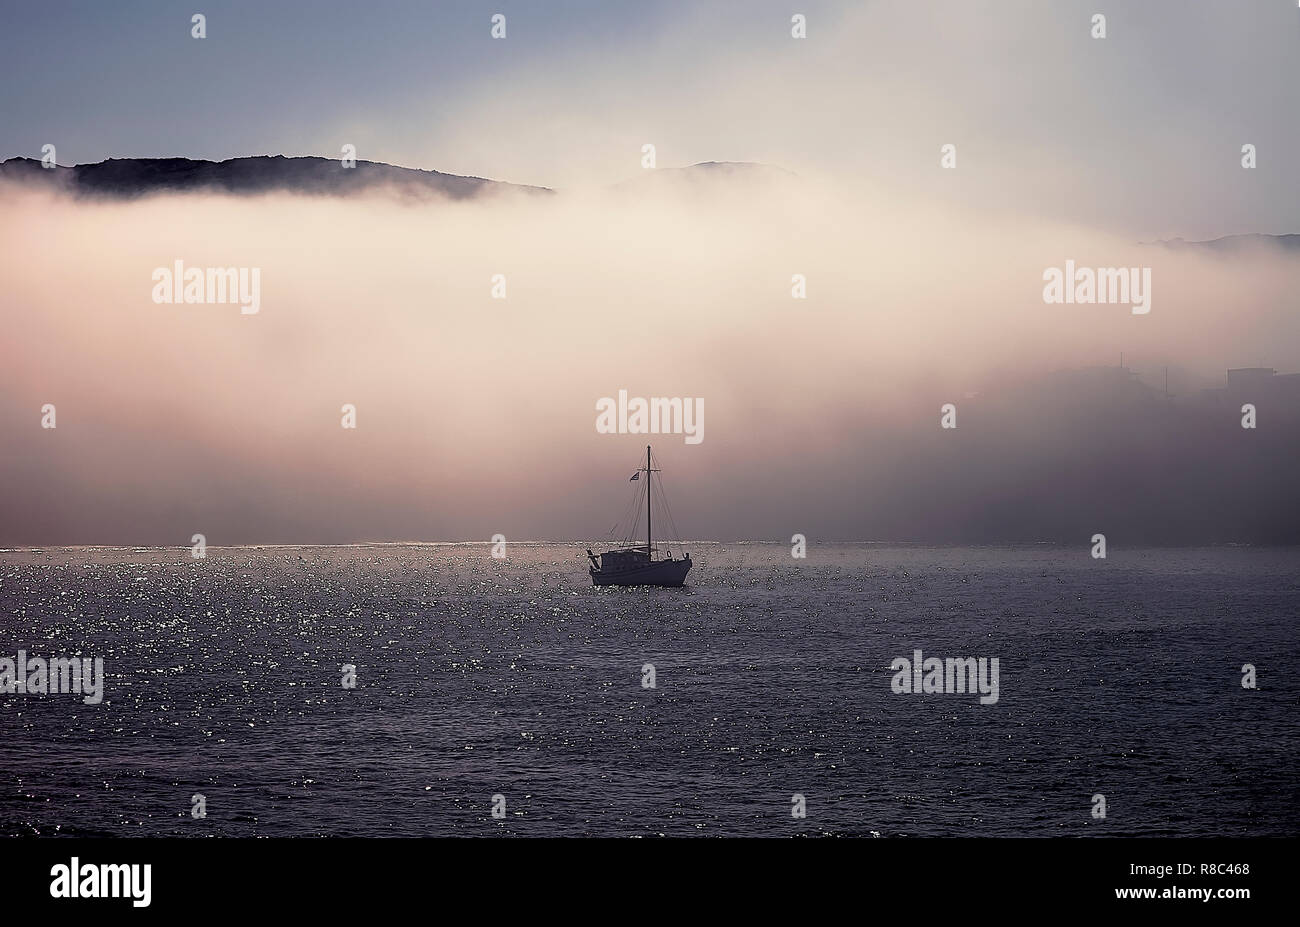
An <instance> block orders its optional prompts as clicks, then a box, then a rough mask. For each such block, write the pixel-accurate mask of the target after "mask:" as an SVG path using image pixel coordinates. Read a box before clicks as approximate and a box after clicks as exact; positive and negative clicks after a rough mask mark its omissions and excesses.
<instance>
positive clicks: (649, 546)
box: [587, 445, 692, 586]
mask: <svg viewBox="0 0 1300 927" xmlns="http://www.w3.org/2000/svg"><path fill="white" fill-rule="evenodd" d="M658 472H659V470H658V469H657V468H655V467H652V466H651V465H650V446H649V445H646V449H645V466H644V467H642V468H639V469H638V470H637V472H636V474H635V475H634V476H633V477H632V479H633V480H635V479H638V478H640V476H641V474H642V473H644V474H645V546H644V547H642V546H639V545H638V546H636V547H620V548H618V549H616V550H609V551H605V552H604V553H602V554H593V553H592V552H591V548H590V547H588V548H587V558H588V559H589V560H590V561H591V582H592V585H595V586H680V585H681V584H682V583H683V582H685V581H686V574H687V573H689V572H690V569H691V565H692V564H691V555H690V554H689V553H688V554H686V556H685V557H683V558H675V557H673V555H672V551H666V553H667V557H660V558H659V559H655V553H656V551H655V546H654V533H653V530H652V527H651V522H650V508H651V505H650V503H651V499H650V482H651V474H653V473H658ZM629 482H630V480H629ZM662 488H663V487H662V484H661V486H660V490H661V494H662ZM669 521H672V516H671V515H670V516H669Z"/></svg>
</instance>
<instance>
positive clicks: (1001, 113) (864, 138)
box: [0, 0, 1300, 239]
mask: <svg viewBox="0 0 1300 927" xmlns="http://www.w3.org/2000/svg"><path fill="white" fill-rule="evenodd" d="M4 8H5V12H4V16H3V19H4V28H3V30H0V81H3V86H4V87H5V88H6V93H5V95H4V99H3V101H2V102H0V117H2V118H0V126H3V134H0V155H2V156H4V157H11V156H16V155H27V156H33V157H39V152H40V148H41V146H42V145H43V144H46V143H53V144H55V145H56V146H57V149H58V152H59V160H60V163H65V164H71V163H83V162H89V161H98V160H101V159H103V158H108V157H131V156H186V157H202V158H210V159H222V158H228V157H235V156H241V155H249V154H317V155H325V156H331V157H333V156H338V154H339V150H340V148H341V146H342V145H343V144H345V143H350V144H354V145H356V146H357V148H358V155H359V156H360V157H362V158H367V159H371V160H378V161H387V162H391V163H396V164H403V165H407V166H413V167H422V168H432V169H437V170H444V171H451V172H456V173H468V174H476V175H481V176H488V177H494V178H497V179H503V180H512V181H518V182H524V183H535V184H542V185H548V186H571V185H577V184H583V183H588V182H601V183H603V182H607V181H612V180H619V179H623V178H625V177H627V176H629V175H631V174H634V173H635V172H636V171H637V170H638V160H639V152H640V147H641V145H642V144H645V143H646V142H652V143H654V144H656V145H657V147H658V152H659V158H660V164H661V166H667V165H670V164H689V163H693V162H697V161H710V160H758V161H765V162H769V163H773V164H777V165H780V166H783V167H786V168H789V169H792V170H795V171H798V172H817V173H822V172H825V173H829V174H832V175H834V176H837V177H855V176H860V175H868V176H870V177H871V178H873V179H875V180H877V181H879V182H881V183H882V184H885V185H890V186H897V187H902V188H904V189H912V190H916V191H917V192H922V193H923V192H927V191H928V192H934V188H935V186H936V185H939V184H942V185H944V186H943V187H942V189H941V192H942V193H943V195H944V196H946V197H949V198H951V199H953V200H958V201H964V202H968V203H970V204H972V205H975V206H978V207H980V208H985V209H993V208H998V209H1015V210H1027V211H1033V212H1036V213H1039V214H1043V215H1046V216H1049V217H1052V218H1068V219H1069V220H1071V221H1077V222H1081V223H1086V224H1090V225H1095V226H1098V227H1101V228H1104V229H1106V230H1108V231H1115V232H1121V233H1124V234H1129V235H1132V236H1134V237H1137V238H1140V239H1148V238H1166V237H1176V236H1182V237H1187V238H1207V237H1216V236H1218V235H1224V234H1232V233H1237V232H1247V231H1258V232H1269V233H1282V232H1294V231H1296V230H1297V229H1300V197H1297V196H1296V195H1295V167H1294V165H1295V152H1296V151H1297V150H1300V118H1297V113H1300V52H1298V49H1297V45H1298V44H1300V9H1297V7H1296V4H1295V3H1294V2H1291V0H1221V2H1196V3H1185V2H1179V0H1169V2H1150V0H1142V2H1135V0H1125V2H1119V3H1104V4H1099V3H1096V2H1095V0H1087V2H1053V3H1041V2H1030V0H1025V2H987V3H980V2H971V0H953V2H902V0H900V2H885V3H871V2H866V3H802V2H801V3H798V4H793V5H792V4H790V3H788V2H782V3H769V2H754V3H744V4H735V3H688V2H680V3H673V2H658V0H646V2H637V3H610V2H607V0H583V2H548V3H538V2H533V0H528V2H508V0H491V2H480V3H471V2H460V3H458V2H429V0H424V2H414V0H411V2H394V0H374V2H366V3H357V2H351V0H348V2H338V0H316V2H301V3H299V2H276V3H266V2H261V0H248V2H224V0H222V2H218V0H213V2H201V3H199V4H197V5H195V9H194V10H191V9H190V7H183V6H177V5H176V4H173V3H163V2H132V0H120V2H114V3H100V2H84V3H60V2H52V3H41V4H28V3H17V2H12V0H5V2H4ZM795 9H797V10H798V11H799V12H802V13H804V14H805V15H806V16H807V17H808V38H807V39H806V40H803V41H795V40H792V39H791V37H790V16H791V13H792V11H793V10H795ZM194 11H199V12H203V13H204V14H205V15H206V16H207V26H208V37H207V38H206V39H203V40H196V39H193V38H191V37H190V23H189V18H190V15H191V13H192V12H194ZM1098 11H1100V12H1103V13H1104V14H1105V15H1106V16H1107V37H1106V38H1105V39H1093V38H1092V37H1091V36H1090V30H1091V17H1092V15H1093V14H1094V13H1096V12H1098ZM494 12H502V13H504V14H505V15H506V16H507V38H506V39H504V40H494V39H492V38H491V37H490V35H489V18H490V16H491V14H492V13H494ZM947 143H952V144H956V145H957V146H958V153H959V158H960V169H959V171H958V172H957V173H955V174H950V175H940V174H939V173H937V172H936V171H934V170H933V165H934V163H935V161H936V159H937V157H938V149H939V146H940V145H943V144H947ZM1246 143H1250V144H1254V145H1255V146H1256V147H1257V150H1258V164H1259V166H1258V167H1257V168H1256V169H1255V170H1253V171H1245V170H1242V168H1241V167H1240V163H1239V161H1240V149H1241V146H1242V145H1243V144H1246Z"/></svg>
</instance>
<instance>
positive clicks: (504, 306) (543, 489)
mask: <svg viewBox="0 0 1300 927" xmlns="http://www.w3.org/2000/svg"><path fill="white" fill-rule="evenodd" d="M936 170H937V168H936ZM0 196H3V197H4V200H5V205H6V208H5V209H4V210H3V212H0V272H3V274H4V277H5V280H6V282H7V287H6V290H5V293H4V294H3V296H2V297H0V300H2V302H0V305H2V306H3V312H4V321H5V325H6V331H7V338H6V341H7V345H6V361H7V362H6V365H5V369H4V371H3V373H0V379H2V380H3V389H2V390H0V426H3V427H4V428H5V430H6V434H8V435H9V440H8V442H7V446H6V451H5V454H4V455H3V457H0V478H2V479H4V480H5V482H6V484H7V485H10V486H13V487H15V488H17V489H18V490H19V491H17V492H13V493H9V494H6V496H5V498H4V499H3V501H0V525H2V527H0V542H3V543H7V544H11V545H12V544H87V543H90V544H183V543H187V542H188V540H189V538H190V536H191V534H193V533H194V532H196V531H199V532H202V533H204V534H205V535H206V536H207V538H208V540H209V543H214V544H215V543H276V542H279V543H301V542H319V543H348V542H356V541H367V540H370V541H383V540H436V539H464V538H475V537H483V538H487V537H490V536H491V535H493V534H495V533H498V532H500V533H503V534H505V535H506V536H507V537H510V538H573V537H591V536H598V535H599V534H600V533H601V532H602V531H603V530H604V529H605V528H606V527H607V526H608V524H609V522H610V520H611V519H612V517H613V515H614V514H616V510H617V509H618V508H620V507H621V505H622V490H623V487H622V486H621V481H622V480H625V479H626V473H624V471H625V470H630V469H631V467H632V466H634V465H635V461H636V459H637V455H638V454H639V453H642V451H643V448H644V444H645V443H647V441H646V439H645V437H642V436H637V435H619V436H610V435H602V434H598V433H597V432H596V430H595V427H594V424H595V418H596V407H595V403H596V401H597V400H598V399H600V398H601V397H605V396H616V395H617V393H618V391H619V390H620V389H626V390H628V392H629V393H630V394H632V395H639V396H665V397H700V398H702V399H703V400H704V405H705V408H706V423H707V428H706V432H705V440H704V441H703V442H702V443H701V444H698V445H689V446H688V445H687V444H686V443H685V442H684V441H683V439H682V436H680V435H657V436H649V437H650V442H651V443H654V444H655V446H656V453H657V454H658V455H659V457H660V458H661V459H662V461H663V462H664V466H665V468H666V470H665V474H664V476H665V479H666V481H667V485H668V488H669V491H670V493H671V494H672V499H673V506H674V511H675V513H676V514H677V519H678V523H679V524H680V526H681V529H682V531H683V533H685V534H686V535H687V536H689V537H717V538H737V537H753V538H762V537H767V538H785V537H789V536H790V535H791V534H792V533H794V532H796V531H798V532H802V533H804V534H806V535H808V536H809V537H821V538H827V539H831V538H839V539H854V538H898V539H916V540H932V541H953V542H963V541H965V542H969V541H982V540H1004V539H1010V540H1033V539H1039V538H1051V539H1060V538H1076V537H1078V536H1079V535H1080V534H1083V535H1085V536H1086V535H1088V534H1091V533H1092V531H1094V530H1103V528H1104V527H1105V526H1101V525H1097V524H1095V522H1096V521H1097V520H1098V519H1097V517H1096V516H1097V507H1096V504H1095V502H1094V501H1093V500H1091V499H1090V498H1089V490H1088V487H1090V486H1096V487H1097V488H1098V491H1099V492H1100V491H1102V490H1104V491H1105V493H1107V494H1109V495H1108V498H1110V499H1112V500H1114V505H1113V507H1114V509H1115V510H1116V511H1115V513H1113V514H1114V518H1115V519H1118V520H1119V521H1118V522H1117V521H1116V520H1114V519H1112V520H1111V521H1109V522H1108V525H1110V526H1112V527H1116V526H1117V525H1118V526H1121V527H1122V528H1123V530H1124V532H1125V533H1126V535H1127V536H1128V537H1129V538H1130V539H1131V540H1132V541H1133V542H1135V543H1136V542H1151V543H1195V542H1220V541H1285V540H1295V537H1294V531H1295V529H1294V528H1290V527H1289V526H1287V525H1285V524H1280V523H1279V522H1278V521H1277V517H1276V512H1277V511H1278V510H1279V509H1280V508H1282V506H1281V505H1278V506H1274V507H1271V508H1270V509H1269V511H1267V512H1264V511H1258V512H1256V511H1253V509H1252V507H1251V506H1250V505H1246V506H1245V507H1244V508H1242V507H1241V506H1240V500H1239V499H1238V500H1237V501H1235V502H1234V499H1233V497H1231V494H1228V495H1224V496H1223V497H1222V498H1219V499H1217V501H1213V502H1212V504H1211V505H1210V506H1209V508H1210V510H1212V511H1211V514H1207V515H1198V516H1196V517H1188V516H1186V515H1185V514H1184V515H1183V516H1178V513H1179V512H1180V511H1183V510H1185V509H1187V507H1188V506H1189V505H1191V504H1192V503H1193V502H1194V501H1195V500H1198V499H1204V498H1205V495H1204V494H1205V492H1206V491H1207V490H1206V487H1207V486H1208V487H1214V486H1220V487H1221V486H1222V485H1224V483H1225V481H1226V482H1227V483H1228V484H1231V485H1236V486H1240V485H1242V484H1243V483H1248V484H1250V485H1254V486H1259V487H1262V489H1261V492H1264V493H1265V494H1271V495H1273V497H1274V498H1276V493H1283V494H1284V498H1283V499H1282V500H1280V501H1286V500H1290V499H1294V497H1295V493H1296V490H1295V487H1294V481H1292V480H1288V479H1284V478H1283V477H1284V475H1285V473H1286V471H1287V466H1288V464H1287V461H1288V460H1292V459H1294V455H1293V450H1294V447H1295V441H1296V428H1295V417H1294V416H1295V414H1296V408H1295V405H1294V404H1293V403H1290V402H1289V401H1287V400H1285V397H1283V398H1280V399H1278V400H1277V402H1276V403H1275V404H1274V405H1273V406H1272V407H1270V408H1269V409H1268V411H1267V414H1266V415H1265V418H1264V420H1263V423H1262V424H1261V426H1260V429H1259V430H1258V431H1257V432H1244V431H1243V430H1242V429H1241V428H1240V427H1239V426H1238V425H1237V418H1239V415H1236V414H1234V413H1233V409H1232V407H1224V408H1223V409H1221V410H1220V411H1221V413H1222V414H1219V415H1218V417H1217V418H1215V417H1213V416H1210V417H1208V418H1207V417H1206V416H1203V415H1200V413H1197V416H1196V417H1195V423H1196V424H1195V426H1193V424H1192V423H1191V421H1192V420H1191V419H1188V416H1191V415H1192V413H1191V412H1190V411H1189V410H1190V409H1191V408H1192V406H1193V404H1194V400H1195V399H1196V397H1197V396H1199V391H1200V390H1201V389H1202V388H1205V387H1213V386H1222V383H1223V374H1224V371H1225V369H1226V368H1227V367H1229V366H1269V367H1275V368H1277V369H1278V370H1279V371H1280V372H1290V371H1294V370H1300V319H1298V317H1297V316H1296V314H1295V313H1294V311H1292V306H1293V304H1294V297H1293V293H1292V287H1293V284H1294V280H1295V279H1296V269H1297V259H1296V258H1295V257H1294V256H1291V255H1288V254H1287V253H1285V252H1283V251H1281V250H1275V249H1271V248H1269V247H1267V246H1261V247H1259V248H1256V249H1248V250H1246V251H1243V252H1238V253H1236V254H1233V255H1232V256H1230V257H1225V256H1221V255H1217V254H1213V253H1201V252H1200V251H1198V250H1196V249H1183V250H1171V249H1167V248H1164V247H1161V246H1154V245H1140V244H1138V243H1136V242H1133V241H1129V240H1122V239H1121V238H1119V237H1116V236H1111V235H1105V234H1102V233H1099V232H1097V231H1094V230H1089V229H1085V228H1080V227H1071V226H1068V225H1064V224H1059V223H1050V222H1046V221H1043V220H1039V219H1032V218H1026V217H1019V218H1016V219H1015V220H1014V221H1013V220H1011V219H1008V218H1005V217H1004V218H1000V219H999V218H989V217H988V216H987V215H982V214H974V213H969V212H966V211H964V210H963V208H962V207H960V206H957V205H952V204H947V203H944V202H943V201H942V199H941V198H936V199H933V200H924V199H917V198H915V197H910V196H909V197H908V198H906V200H905V201H904V200H903V198H901V197H897V196H894V195H891V193H890V191H889V190H888V189H885V188H883V187H880V188H877V187H874V186H872V185H871V184H870V183H869V182H868V181H866V180H863V179H860V178H849V179H846V178H844V177H836V176H829V175H821V174H817V175H802V174H796V173H790V172H787V171H781V170H777V169H774V168H765V167H761V166H736V167H725V166H723V167H712V168H708V167H701V168H693V169H690V170H685V171H671V170H665V171H660V172H657V173H653V174H652V173H650V172H644V174H643V175H642V176H635V177H633V178H632V179H630V180H629V181H628V182H626V183H623V184H619V185H615V186H613V187H609V188H600V189H585V190H575V191H572V192H570V193H565V192H564V191H561V192H560V193H559V194H557V195H555V196H548V197H538V196H535V195H534V196H529V195H522V194H511V193H509V192H502V193H498V194H496V195H492V194H486V195H483V196H480V197H477V198H473V199H468V200H459V201H453V200H445V201H443V200H437V199H434V200H429V199H427V198H425V199H420V200H418V201H416V200H406V199H404V198H403V197H401V196H400V195H399V194H398V193H397V192H396V191H394V192H391V193H385V192H382V191H381V192H379V193H372V194H370V195H366V196H357V197H337V198H313V197H304V196H291V195H270V196H251V197H234V196H221V195H209V194H171V195H158V196H150V197H145V198H142V199H138V200H134V201H129V202H123V201H118V200H112V199H95V198H79V199H78V198H73V197H71V196H61V195H48V194H36V193H31V192H27V191H24V190H20V189H17V188H15V187H8V188H5V189H2V190H0ZM178 260H180V261H183V262H184V265H185V266H186V267H254V268H260V278H261V295H260V311H259V312H258V313H257V314H255V315H241V313H240V310H239V307H238V306H237V305H229V304H222V305H206V304H198V305H174V304H173V305H168V304H162V305H159V304H156V303H154V302H153V301H152V299H151V292H152V290H153V285H154V284H153V280H152V279H151V274H152V272H153V271H154V269H155V268H160V267H162V268H170V267H172V266H173V264H174V262H175V261H178ZM1066 260H1073V261H1074V262H1075V263H1076V264H1077V265H1078V266H1089V267H1112V266H1113V267H1150V268H1151V269H1152V284H1151V293H1150V312H1149V314H1147V315H1134V314H1132V312H1131V311H1130V309H1129V307H1128V306H1127V305H1077V304H1076V305H1052V304H1047V303H1045V302H1044V300H1043V287H1044V283H1043V273H1044V271H1045V270H1046V269H1047V268H1050V267H1062V266H1064V264H1065V261H1066ZM494 274H504V275H505V277H506V287H507V290H506V293H507V295H506V298H505V299H494V298H492V296H491V287H492V278H493V275H494ZM794 274H803V275H805V277H806V280H807V298H806V299H793V298H792V297H791V287H792V275H794ZM1121 351H1122V352H1123V354H1124V365H1125V366H1126V367H1128V368H1130V369H1131V370H1132V371H1134V372H1135V373H1137V374H1139V375H1140V377H1141V380H1142V382H1143V383H1145V384H1146V385H1148V386H1151V387H1154V388H1155V389H1156V390H1161V391H1162V390H1163V384H1164V379H1163V378H1164V368H1165V367H1166V366H1167V367H1168V368H1169V371H1170V374H1169V375H1170V377H1171V380H1172V381H1173V383H1174V389H1173V392H1174V393H1175V399H1176V400H1177V403H1176V407H1175V409H1174V412H1173V413H1170V412H1169V409H1170V407H1168V406H1166V405H1161V406H1160V409H1161V410H1162V411H1159V412H1157V410H1155V409H1154V408H1148V407H1147V404H1146V403H1145V400H1143V399H1141V398H1139V397H1137V396H1126V395H1118V394H1114V393H1113V392H1107V389H1106V388H1105V387H1104V386H1103V387H1098V386H1097V385H1096V384H1090V383H1089V382H1085V381H1079V382H1078V383H1076V384H1075V386H1074V387H1072V388H1071V389H1067V390H1061V389H1059V388H1057V387H1056V386H1053V385H1052V384H1054V383H1056V381H1055V380H1053V376H1055V373H1054V372H1056V371H1061V370H1069V369H1073V368H1081V367H1090V366H1111V367H1117V366H1118V364H1119V355H1120V352H1121ZM949 402H951V403H955V404H956V405H957V406H958V410H959V411H958V427H957V428H956V429H955V430H952V431H941V430H940V429H939V420H940V406H941V405H942V404H944V403H949ZM45 403H53V404H55V406H56V407H57V414H58V428H57V429H56V430H43V429H41V428H40V427H39V425H40V419H41V416H40V410H41V407H42V406H43V405H44V404H45ZM344 403H352V404H354V405H355V406H356V408H357V423H358V427H357V428H356V429H355V430H345V429H342V428H341V427H340V417H341V415H340V408H341V406H342V405H343V404H344ZM1081 405H1082V406H1084V407H1086V411H1085V412H1081V411H1080V406H1081ZM1197 408H1200V407H1199V406H1197ZM1171 414H1172V415H1174V416H1175V417H1177V419H1178V422H1179V424H1177V425H1176V426H1174V430H1176V431H1178V432H1179V433H1180V434H1181V437H1177V436H1175V437H1170V438H1169V440H1168V441H1166V440H1164V439H1163V438H1157V437H1155V436H1153V435H1152V433H1151V432H1152V430H1153V428H1167V427H1169V426H1168V424H1166V425H1157V424H1156V423H1158V422H1159V421H1164V420H1167V419H1169V418H1170V415H1171ZM1161 415H1163V416H1164V419H1161V418H1160V416H1161ZM1185 419H1186V420H1185ZM1286 422H1289V424H1287V425H1285V427H1283V426H1284V423H1286ZM1198 429H1199V430H1198ZM1123 436H1128V437H1129V438H1131V439H1132V440H1134V441H1138V442H1140V443H1141V445H1142V447H1144V448H1147V449H1148V450H1149V451H1150V453H1149V454H1147V455H1146V457H1142V456H1141V455H1139V459H1137V460H1135V457H1134V454H1135V453H1136V451H1135V450H1134V448H1132V447H1126V446H1125V441H1124V440H1117V437H1123ZM1125 440H1127V438H1126V439H1125ZM1243 442H1253V444H1243ZM1193 448H1194V449H1196V450H1197V453H1195V454H1192V453H1191V449H1193ZM1151 455H1156V456H1163V457H1167V458H1169V465H1168V466H1164V465H1159V466H1157V465H1155V464H1149V462H1147V463H1144V462H1143V461H1144V460H1146V458H1149V457H1150V456H1151ZM1225 461H1226V462H1225ZM1061 462H1066V463H1067V464H1068V465H1066V466H1061ZM1134 467H1139V468H1145V469H1143V470H1142V472H1143V473H1144V474H1145V475H1144V476H1143V478H1142V482H1143V483H1149V484H1151V485H1153V486H1156V487H1157V488H1159V487H1161V486H1163V487H1165V489H1164V490H1162V491H1158V492H1156V493H1155V494H1154V496H1155V500H1154V501H1152V494H1151V493H1150V492H1148V491H1147V490H1145V489H1144V490H1142V491H1141V492H1140V493H1135V494H1131V495H1129V494H1127V491H1126V489H1125V485H1126V483H1125V480H1124V474H1125V473H1131V472H1132V471H1133V468H1134ZM1189 468H1190V469H1191V471H1193V472H1191V473H1190V474H1189V473H1188V472H1187V471H1188V469H1189ZM1045 498H1055V499H1056V500H1057V501H1056V502H1055V503H1054V508H1055V509H1056V511H1053V512H1051V513H1045V512H1044V508H1043V499H1045ZM1130 498H1132V499H1142V500H1145V501H1143V503H1142V505H1139V506H1138V507H1137V509H1136V510H1135V509H1134V507H1133V506H1131V505H1129V504H1128V500H1129V499H1130ZM1234 506H1237V507H1236V508H1234ZM1201 508H1202V509H1203V508H1205V506H1201ZM1176 516H1178V517H1176Z"/></svg>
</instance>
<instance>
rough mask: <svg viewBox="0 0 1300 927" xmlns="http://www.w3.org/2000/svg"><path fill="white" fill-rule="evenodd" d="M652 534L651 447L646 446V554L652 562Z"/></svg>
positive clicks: (653, 556)
mask: <svg viewBox="0 0 1300 927" xmlns="http://www.w3.org/2000/svg"><path fill="white" fill-rule="evenodd" d="M652 537H653V535H651V534H650V445H648V444H647V445H646V446H645V552H646V556H647V557H649V558H650V559H651V560H653V559H654V558H655V553H654V547H653V546H651V545H652V544H653V543H654V542H653V541H652V540H651V538H652Z"/></svg>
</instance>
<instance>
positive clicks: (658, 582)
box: [590, 560, 691, 586]
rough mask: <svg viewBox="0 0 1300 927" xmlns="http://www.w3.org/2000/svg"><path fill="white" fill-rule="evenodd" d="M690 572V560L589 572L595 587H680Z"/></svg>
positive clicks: (665, 561)
mask: <svg viewBox="0 0 1300 927" xmlns="http://www.w3.org/2000/svg"><path fill="white" fill-rule="evenodd" d="M690 570H691V561H690V560H655V561H653V562H651V563H648V564H646V565H645V566H640V567H634V568H632V569H630V570H613V571H611V570H595V569H593V570H591V571H590V572H591V582H592V585H595V586H680V585H682V583H684V582H685V581H686V574H687V573H689V572H690Z"/></svg>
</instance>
